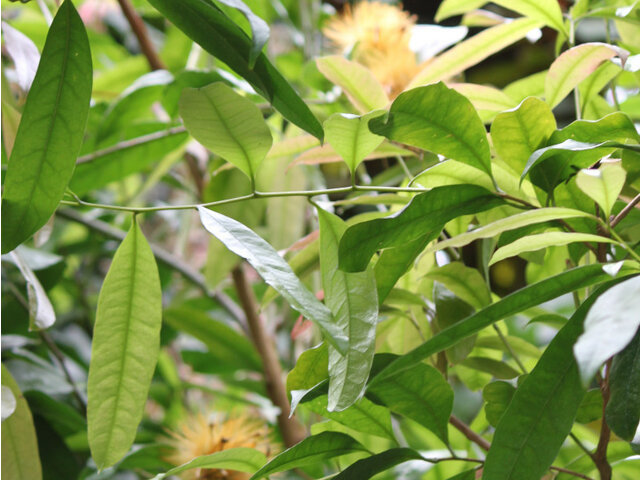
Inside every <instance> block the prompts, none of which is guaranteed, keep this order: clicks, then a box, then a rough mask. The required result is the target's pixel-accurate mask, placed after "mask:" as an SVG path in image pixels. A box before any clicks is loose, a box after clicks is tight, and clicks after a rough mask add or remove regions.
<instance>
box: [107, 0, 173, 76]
mask: <svg viewBox="0 0 640 480" xmlns="http://www.w3.org/2000/svg"><path fill="white" fill-rule="evenodd" d="M118 4H119V5H120V8H121V9H122V13H123V14H124V16H125V17H126V18H127V22H129V25H130V26H131V30H133V34H134V35H135V36H136V38H137V39H138V44H139V45H140V50H141V51H142V53H143V54H144V56H145V57H146V59H147V62H149V66H150V67H151V70H164V69H166V67H165V65H164V63H162V60H160V57H159V56H158V54H157V53H156V51H155V49H154V48H153V44H152V43H151V40H150V39H149V34H148V32H147V27H146V26H145V25H144V22H143V21H142V18H140V15H138V12H136V10H135V8H133V5H131V3H129V0H118Z"/></svg>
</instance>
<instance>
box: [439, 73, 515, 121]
mask: <svg viewBox="0 0 640 480" xmlns="http://www.w3.org/2000/svg"><path fill="white" fill-rule="evenodd" d="M450 87H451V88H453V89H454V90H455V91H456V92H458V93H461V94H462V95H464V96H465V97H467V98H468V99H469V101H470V102H471V104H472V105H473V108H475V109H476V110H477V111H478V115H480V118H481V119H482V121H483V122H485V123H489V122H490V121H491V120H493V118H494V117H495V116H496V114H497V113H499V112H503V111H505V110H509V109H512V108H515V107H516V106H517V102H515V101H514V100H513V99H512V98H511V97H509V96H508V95H507V94H506V93H504V92H503V91H502V90H498V89H497V88H494V87H489V86H486V85H476V84H474V83H453V84H451V85H450Z"/></svg>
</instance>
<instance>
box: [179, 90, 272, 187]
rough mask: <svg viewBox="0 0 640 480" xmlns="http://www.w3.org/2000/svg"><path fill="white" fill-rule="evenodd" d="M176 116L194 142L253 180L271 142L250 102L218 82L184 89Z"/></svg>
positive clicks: (268, 133) (260, 116)
mask: <svg viewBox="0 0 640 480" xmlns="http://www.w3.org/2000/svg"><path fill="white" fill-rule="evenodd" d="M180 116H181V117H182V119H183V120H184V124H185V126H186V127H187V130H188V131H189V133H191V135H193V137H194V138H195V139H196V140H198V141H199V142H200V143H201V144H203V145H204V146H205V147H207V148H208V149H209V150H211V151H212V152H214V153H216V154H218V155H220V156H221V157H223V158H224V159H225V160H227V161H229V162H231V163H233V164H234V165H235V166H236V167H238V168H239V169H240V170H242V171H243V172H244V173H245V174H246V175H247V177H249V178H250V179H251V180H252V181H254V180H255V178H256V172H257V171H258V167H259V166H260V163H261V162H262V160H264V158H265V157H266V156H267V153H268V152H269V149H270V148H271V144H272V142H273V139H272V137H271V132H270V131H269V127H267V124H266V123H265V121H264V119H263V118H262V113H261V112H260V109H259V108H258V107H257V106H256V105H255V104H254V103H253V102H252V101H251V100H249V99H247V98H245V97H242V96H241V95H239V94H237V93H236V92H235V91H234V90H233V89H232V88H231V87H228V86H227V85H226V84H224V83H222V82H216V83H212V84H211V85H207V86H206V87H203V88H186V89H184V90H183V92H182V96H181V97H180Z"/></svg>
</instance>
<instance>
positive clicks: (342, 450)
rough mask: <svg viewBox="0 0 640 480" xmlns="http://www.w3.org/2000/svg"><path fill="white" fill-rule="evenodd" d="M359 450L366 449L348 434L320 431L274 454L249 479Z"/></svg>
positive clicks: (254, 479) (255, 479)
mask: <svg viewBox="0 0 640 480" xmlns="http://www.w3.org/2000/svg"><path fill="white" fill-rule="evenodd" d="M359 451H366V449H365V448H364V447H363V446H362V445H361V444H360V443H359V442H357V441H356V440H354V439H353V438H351V437H350V436H349V435H346V434H344V433H339V432H322V433H319V434H318V435H312V436H311V437H307V438H305V439H304V440H302V441H301V442H300V443H298V444H297V445H294V446H293V447H291V448H288V449H287V450H285V451H284V452H282V453H280V454H279V455H276V456H275V457H274V458H273V459H272V460H271V461H270V462H269V463H267V464H266V465H265V466H264V467H262V468H261V469H260V470H258V471H257V472H256V473H255V474H254V475H253V476H252V477H251V480H258V479H260V478H264V477H266V476H268V475H271V474H273V473H277V472H282V471H284V470H290V469H292V468H298V467H304V466H306V465H311V464H314V463H317V462H322V461H326V460H329V459H330V458H335V457H340V456H342V455H348V454H350V453H354V452H359Z"/></svg>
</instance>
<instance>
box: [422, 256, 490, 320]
mask: <svg viewBox="0 0 640 480" xmlns="http://www.w3.org/2000/svg"><path fill="white" fill-rule="evenodd" d="M426 276H427V277H429V278H432V279H433V280H435V281H437V282H440V283H442V284H443V285H444V286H445V287H447V288H448V289H449V290H451V291H452V292H453V293H455V294H456V296H458V297H460V298H461V299H462V300H464V301H465V302H467V303H468V304H469V305H471V306H472V307H474V308H475V309H476V310H480V309H482V308H484V307H486V306H487V305H489V304H490V303H491V292H489V289H488V288H487V285H486V283H485V281H484V279H483V278H482V275H481V274H480V272H478V270H476V269H475V268H470V267H467V266H465V265H464V264H462V263H461V262H451V263H448V264H446V265H443V266H442V267H438V268H435V269H433V270H430V271H429V273H427V275H426Z"/></svg>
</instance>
